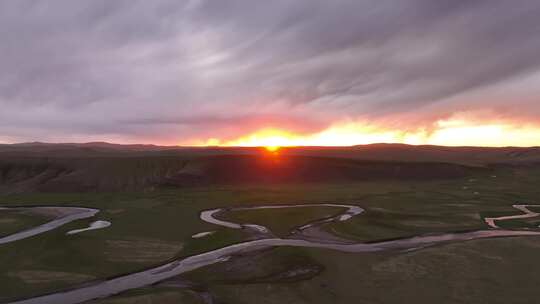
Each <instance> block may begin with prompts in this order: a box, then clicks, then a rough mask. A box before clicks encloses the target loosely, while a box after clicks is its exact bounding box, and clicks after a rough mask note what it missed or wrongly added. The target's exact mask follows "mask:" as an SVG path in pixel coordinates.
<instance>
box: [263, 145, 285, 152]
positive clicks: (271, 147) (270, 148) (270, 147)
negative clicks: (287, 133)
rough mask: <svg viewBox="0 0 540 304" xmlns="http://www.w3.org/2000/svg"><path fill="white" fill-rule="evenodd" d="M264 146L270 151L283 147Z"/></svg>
mask: <svg viewBox="0 0 540 304" xmlns="http://www.w3.org/2000/svg"><path fill="white" fill-rule="evenodd" d="M264 148H265V149H266V150H267V151H269V152H277V151H278V150H279V148H281V147H280V146H266V147H264Z"/></svg>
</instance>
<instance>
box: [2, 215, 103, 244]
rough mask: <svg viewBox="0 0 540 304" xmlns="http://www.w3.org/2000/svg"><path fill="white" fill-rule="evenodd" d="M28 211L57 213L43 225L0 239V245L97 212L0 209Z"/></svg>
mask: <svg viewBox="0 0 540 304" xmlns="http://www.w3.org/2000/svg"><path fill="white" fill-rule="evenodd" d="M5 210H14V211H30V212H35V213H43V212H44V213H50V212H53V213H58V215H57V217H56V218H55V219H54V220H52V221H50V222H47V223H45V224H43V225H39V226H36V227H33V228H30V229H26V230H23V231H20V232H17V233H14V234H10V235H8V236H5V237H2V238H0V245H1V244H7V243H11V242H15V241H18V240H22V239H26V238H29V237H32V236H35V235H38V234H41V233H44V232H47V231H50V230H53V229H56V228H58V227H60V226H63V225H65V224H67V223H71V222H73V221H76V220H80V219H84V218H89V217H93V216H94V215H96V214H97V213H98V212H99V210H98V209H92V208H81V207H0V211H5Z"/></svg>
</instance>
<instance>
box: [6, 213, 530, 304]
mask: <svg viewBox="0 0 540 304" xmlns="http://www.w3.org/2000/svg"><path fill="white" fill-rule="evenodd" d="M306 206H332V207H341V208H347V210H346V211H344V212H342V213H340V214H338V215H336V216H334V217H331V218H326V219H323V220H319V221H315V222H313V223H311V224H309V225H310V227H312V226H314V225H323V224H324V223H327V222H329V221H345V220H348V219H350V218H351V217H353V216H355V215H358V214H360V213H361V212H362V211H363V209H362V208H360V207H358V206H356V205H338V204H321V205H315V204H313V205H278V206H259V207H241V208H223V209H213V210H206V211H203V212H201V214H200V217H201V219H202V220H204V221H207V222H209V223H212V224H216V225H220V226H223V227H227V228H233V229H245V228H246V227H247V228H248V229H249V227H250V226H253V225H247V224H237V223H232V222H227V221H223V220H220V219H216V218H215V217H214V215H216V214H218V213H220V212H224V211H228V210H239V209H274V208H296V207H306ZM511 218H515V216H514V217H511ZM505 219H508V218H505ZM495 220H501V219H500V218H497V219H495ZM502 220H504V219H502ZM305 226H306V225H304V226H302V227H305ZM259 227H262V226H259ZM263 228H264V229H266V230H268V229H267V228H266V227H263ZM515 236H540V231H531V230H504V229H490V230H479V231H472V232H463V233H443V234H437V235H423V236H415V237H410V238H403V239H398V240H391V241H381V242H374V243H354V244H335V243H327V242H323V241H308V240H300V239H281V238H265V239H259V240H254V241H247V242H243V243H239V244H234V245H230V246H226V247H223V248H220V249H217V250H212V251H208V252H205V253H201V254H197V255H194V256H191V257H187V258H183V259H179V260H176V261H173V262H170V263H167V264H164V265H161V266H158V267H154V268H151V269H148V270H144V271H141V272H136V273H132V274H127V275H123V276H120V277H117V278H114V279H110V280H106V281H102V282H97V283H94V284H92V285H86V286H82V287H79V288H74V289H71V290H67V291H63V292H57V293H52V294H48V295H44V296H38V297H34V298H29V299H25V300H21V301H16V302H12V304H57V303H63V304H75V303H82V302H86V301H89V300H92V299H96V298H104V297H108V296H111V295H114V294H118V293H120V292H123V291H126V290H130V289H135V288H140V287H144V286H148V285H152V284H155V283H158V282H161V281H164V280H166V279H169V278H172V277H175V276H178V275H180V274H183V273H186V272H189V271H192V270H195V269H198V268H201V267H204V266H208V265H212V264H215V263H219V262H223V261H226V260H228V259H229V258H231V257H232V256H234V255H235V254H238V253H245V252H249V251H255V250H259V249H263V248H270V247H276V246H291V247H309V248H323V249H332V250H338V251H342V252H356V253H359V252H379V251H386V250H410V249H417V248H424V247H428V246H433V245H437V244H443V243H449V242H456V241H468V240H474V239H486V238H496V237H515Z"/></svg>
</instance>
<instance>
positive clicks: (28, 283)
mask: <svg viewBox="0 0 540 304" xmlns="http://www.w3.org/2000/svg"><path fill="white" fill-rule="evenodd" d="M62 161H66V160H62ZM331 163H332V164H334V163H335V161H332V162H331ZM325 165H327V164H325ZM353 166H356V165H353ZM423 166H425V167H426V168H430V164H424V165H423ZM115 168H116V167H112V168H109V167H102V168H100V170H116V169H115ZM348 168H349V167H347V169H346V170H349V169H348ZM402 168H403V167H402ZM410 168H412V167H410ZM433 168H440V167H438V165H435V167H431V169H432V170H434V169H433ZM460 168H462V167H460ZM471 168H472V169H469V167H465V169H464V170H465V171H463V172H464V173H465V174H463V175H462V176H461V175H458V176H455V175H452V176H446V177H440V178H429V179H425V178H407V179H399V178H387V179H385V178H374V179H365V178H359V179H356V178H350V177H351V175H346V176H348V177H349V178H348V179H343V178H335V179H331V180H322V181H301V180H298V179H291V180H287V182H281V181H280V180H279V179H278V180H271V181H263V180H259V181H257V182H254V183H245V182H242V183H240V182H235V183H221V182H212V183H209V184H206V183H201V184H198V185H191V186H186V185H183V186H182V187H179V188H178V187H172V186H171V185H163V186H161V187H156V188H155V189H153V190H152V191H149V190H148V189H139V190H140V191H120V192H104V191H96V190H94V191H85V192H75V193H73V192H72V193H64V192H58V191H54V192H50V191H49V192H47V193H44V192H39V191H35V190H36V189H32V191H15V192H9V191H7V192H6V193H5V194H3V195H2V196H0V206H2V207H9V206H40V205H41V206H45V205H47V206H78V207H89V208H96V209H99V210H100V212H99V213H98V214H97V215H96V216H94V217H93V218H88V219H82V220H77V221H73V222H71V223H68V224H66V225H64V226H61V227H59V228H57V229H54V230H51V231H48V232H45V233H43V234H40V235H37V236H34V237H31V238H27V239H23V240H19V241H16V242H13V243H8V244H3V245H0V286H1V287H0V303H9V302H11V301H13V300H16V299H22V298H29V297H33V296H38V295H42V294H46V293H51V292H55V291H59V290H65V289H70V288H74V287H77V286H81V285H88V284H93V283H95V282H101V281H103V280H105V279H109V278H113V277H118V276H120V275H123V274H128V273H133V272H138V271H142V270H145V269H148V268H151V267H154V266H158V265H162V264H165V263H167V262H170V261H174V260H176V259H181V258H184V257H188V256H192V255H195V254H200V253H204V252H207V251H210V250H214V249H218V248H221V247H224V246H227V245H230V244H235V243H240V242H244V241H245V240H247V239H250V238H253V235H250V233H248V232H247V231H244V230H242V229H239V230H238V229H230V228H225V227H220V226H216V225H213V224H210V223H206V222H204V221H202V220H201V219H199V213H200V212H201V211H202V210H208V209H213V208H220V207H231V206H235V207H241V206H262V205H277V204H280V205H283V204H321V203H322V204H324V203H338V204H352V205H358V206H360V207H362V208H363V209H364V210H365V211H364V212H363V213H362V214H359V215H358V216H354V217H352V218H350V219H348V220H346V221H342V222H332V223H330V224H327V225H324V226H322V227H321V229H322V231H323V232H324V233H328V234H332V235H335V236H338V237H339V238H341V239H345V240H350V241H354V242H376V241H380V240H391V239H399V238H405V237H414V236H419V235H426V234H433V233H447V232H464V231H474V230H483V229H489V227H488V226H487V224H486V223H485V222H484V220H483V219H484V218H485V217H499V216H508V215H515V214H520V211H518V210H516V209H514V208H512V205H513V204H515V203H516V202H519V203H522V204H532V205H534V204H536V203H538V199H539V198H540V188H538V186H537V185H538V184H539V183H540V166H538V165H535V164H534V163H529V164H528V165H527V166H523V165H519V166H516V165H497V166H491V167H483V168H480V170H476V169H475V168H474V167H471ZM287 170H289V169H287ZM310 170H311V169H310ZM385 170H386V169H385ZM192 172H193V171H192ZM205 172H208V171H205ZM415 172H416V173H417V172H418V171H415ZM445 172H446V171H445ZM452 172H454V171H452ZM416 173H415V174H416ZM408 174H410V173H408ZM213 176H215V175H213ZM355 176H357V175H355ZM5 185H6V187H9V183H7V184H5ZM21 189H22V188H21ZM531 210H533V211H539V210H540V208H535V207H531ZM339 212H340V210H337V209H332V208H328V207H305V208H293V209H261V210H242V211H234V212H229V213H225V214H223V215H220V218H224V219H227V220H231V221H233V222H239V223H250V224H258V225H264V226H266V227H268V228H269V229H270V230H271V231H273V232H274V233H275V234H276V235H278V236H280V237H285V236H287V234H288V232H289V231H290V230H291V229H293V228H294V227H298V226H301V225H303V224H306V223H307V222H311V221H314V220H317V219H320V218H321V217H327V216H331V215H335V214H336V213H339ZM96 220H106V221H110V222H111V223H112V225H111V226H110V227H107V228H104V229H100V230H94V231H88V232H83V233H81V234H77V235H66V232H67V231H70V230H73V229H80V228H84V227H87V226H88V225H89V224H90V223H92V222H93V221H96ZM44 221H46V219H44V218H42V217H36V216H35V215H29V214H21V213H15V212H11V211H10V212H7V213H6V212H4V213H2V214H0V225H1V226H0V227H2V229H3V230H2V234H1V235H7V234H10V233H12V232H15V231H17V230H19V229H25V228H29V227H32V226H35V225H39V224H41V223H43V222H44ZM498 225H500V226H501V227H502V228H509V229H528V230H531V231H533V230H535V229H536V228H537V227H538V225H540V218H536V217H532V218H528V219H517V220H509V221H504V222H503V221H501V222H500V223H498ZM206 231H210V232H214V233H213V234H210V235H207V236H204V237H201V238H192V236H193V235H195V234H197V233H201V232H206ZM539 247H540V237H536V236H527V237H517V238H496V239H485V240H473V241H467V242H454V243H449V244H441V245H437V246H433V247H429V248H424V249H422V248H419V249H416V250H412V251H404V250H390V251H385V252H375V253H343V252H337V251H333V250H328V249H313V248H312V249H307V248H302V247H276V248H266V249H264V250H261V251H254V252H249V253H245V254H242V255H235V256H233V257H231V258H230V259H229V260H228V261H225V262H221V263H218V264H213V265H209V266H207V267H203V268H199V269H196V270H194V271H191V272H187V273H185V274H182V275H181V276H180V277H176V278H172V279H168V280H165V281H163V282H160V283H159V284H157V285H153V286H146V287H144V288H139V289H132V290H128V291H125V292H122V293H120V294H118V295H115V296H112V297H109V298H107V299H102V300H94V301H92V303H177V302H180V303H205V302H204V301H203V300H204V299H207V298H208V297H211V298H213V299H214V300H216V301H217V303H254V302H257V303H282V302H286V303H329V302H334V303H403V302H415V303H433V302H438V303H488V302H489V303H530V301H528V299H531V298H532V297H533V296H534V295H535V294H536V289H537V288H536V283H537V282H538V281H539V279H540V277H539V275H538V274H539V273H540V261H539V260H538V259H536V255H537V252H538V251H537V250H538V248H539ZM418 286H423V287H422V292H419V291H418ZM516 295H520V296H518V297H517V296H516Z"/></svg>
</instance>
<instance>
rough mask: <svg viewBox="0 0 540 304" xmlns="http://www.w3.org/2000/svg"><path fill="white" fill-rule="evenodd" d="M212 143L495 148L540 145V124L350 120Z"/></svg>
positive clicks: (270, 148) (265, 131)
mask: <svg viewBox="0 0 540 304" xmlns="http://www.w3.org/2000/svg"><path fill="white" fill-rule="evenodd" d="M206 142H207V143H208V142H210V140H207V141H206ZM211 143H212V145H217V146H240V147H264V148H266V150H268V151H270V152H274V151H277V150H278V149H279V148H280V147H290V146H352V145H362V144H373V143H404V144H412V145H424V144H426V145H443V146H492V147H496V146H539V145H540V127H534V126H519V127H518V126H514V125H512V124H507V123H485V124H481V123H471V122H467V121H463V120H440V121H438V122H437V123H436V124H435V125H434V126H433V127H432V128H431V130H430V131H427V130H426V129H424V128H419V129H417V130H413V131H402V130H392V129H384V128H377V127H374V126H371V125H368V124H363V123H357V122H347V123H342V124H336V125H333V126H331V127H329V128H327V129H325V130H322V131H320V132H316V133H311V134H293V133H291V132H289V131H286V130H281V129H275V128H263V129H260V130H258V131H255V132H253V133H251V134H249V135H246V136H241V137H239V138H237V139H233V140H228V141H220V140H217V139H211Z"/></svg>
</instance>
